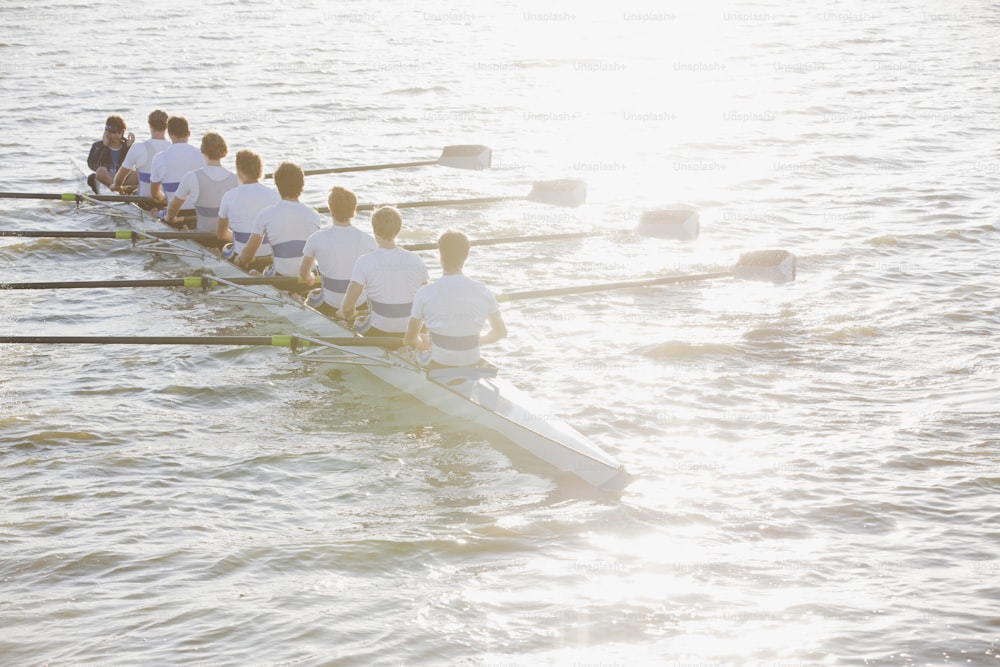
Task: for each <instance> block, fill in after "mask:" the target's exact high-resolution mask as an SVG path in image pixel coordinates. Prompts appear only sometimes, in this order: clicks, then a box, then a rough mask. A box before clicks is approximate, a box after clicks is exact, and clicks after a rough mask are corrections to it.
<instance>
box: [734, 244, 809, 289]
mask: <svg viewBox="0 0 1000 667" xmlns="http://www.w3.org/2000/svg"><path fill="white" fill-rule="evenodd" d="M733 276H734V277H736V278H741V279H743V280H763V281H765V282H771V283H776V284H782V283H790V282H793V281H794V280H795V255H793V254H792V253H790V252H788V251H787V250H753V251H750V252H745V253H743V254H742V255H740V260H739V261H738V262H737V263H736V266H734V267H733Z"/></svg>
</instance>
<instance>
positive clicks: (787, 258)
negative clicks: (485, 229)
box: [497, 250, 795, 301]
mask: <svg viewBox="0 0 1000 667" xmlns="http://www.w3.org/2000/svg"><path fill="white" fill-rule="evenodd" d="M717 278H740V279H743V280H763V281H767V282H773V283H777V284H781V283H787V282H792V281H794V280H795V255H793V254H792V253H790V252H788V251H787V250H755V251H751V252H746V253H743V254H742V255H740V259H739V261H738V262H737V263H736V265H735V266H734V267H733V268H732V269H731V270H729V271H717V272H715V273H696V274H688V275H680V276H663V277H661V278H649V279H647V280H625V281H622V282H616V283H601V284H597V285H576V286H573V287H555V288H552V289H541V290H530V291H526V292H510V293H508V294H498V295H497V301H521V300H524V299H540V298H545V297H551V296H563V295H566V294H585V293H588V292H604V291H607V290H616V289H627V288H631V287H649V286H652V285H670V284H674V283H689V282H698V281H702V280H715V279H717Z"/></svg>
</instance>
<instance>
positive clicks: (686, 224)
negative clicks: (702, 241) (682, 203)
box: [636, 210, 701, 241]
mask: <svg viewBox="0 0 1000 667" xmlns="http://www.w3.org/2000/svg"><path fill="white" fill-rule="evenodd" d="M700 231H701V224H700V220H699V216H698V212H697V211H686V210H673V211H672V210H662V211H646V212H644V213H643V214H642V217H641V218H640V219H639V226H638V227H637V228H636V232H638V233H639V234H641V235H642V236H652V237H653V238H657V239H670V240H673V241H694V240H695V239H696V238H698V234H699V232H700Z"/></svg>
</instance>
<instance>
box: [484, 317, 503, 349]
mask: <svg viewBox="0 0 1000 667" xmlns="http://www.w3.org/2000/svg"><path fill="white" fill-rule="evenodd" d="M488 321H489V323H490V330H489V331H487V332H486V333H484V334H483V335H481V336H480V337H479V344H480V345H485V344H486V343H495V342H497V341H498V340H503V339H504V338H506V337H507V323H506V322H504V321H503V315H502V314H501V313H500V311H499V310H498V311H497V312H495V313H490V315H489V317H488Z"/></svg>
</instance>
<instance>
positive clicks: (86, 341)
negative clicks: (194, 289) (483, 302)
mask: <svg viewBox="0 0 1000 667" xmlns="http://www.w3.org/2000/svg"><path fill="white" fill-rule="evenodd" d="M317 342H318V343H319V344H322V345H337V346H340V347H382V348H387V349H396V348H399V347H402V345H403V339H402V338H386V337H371V338H364V337H361V336H358V337H339V338H323V337H316V338H313V337H304V336H297V335H294V334H291V335H289V334H281V335H276V336H0V344H36V345H37V344H41V345H70V344H72V345H227V346H240V345H246V346H269V347H288V348H292V349H296V348H299V347H307V346H309V345H316V344H317Z"/></svg>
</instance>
